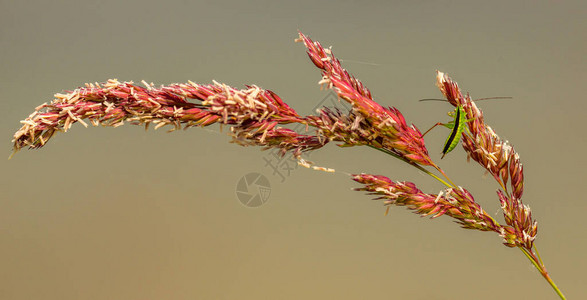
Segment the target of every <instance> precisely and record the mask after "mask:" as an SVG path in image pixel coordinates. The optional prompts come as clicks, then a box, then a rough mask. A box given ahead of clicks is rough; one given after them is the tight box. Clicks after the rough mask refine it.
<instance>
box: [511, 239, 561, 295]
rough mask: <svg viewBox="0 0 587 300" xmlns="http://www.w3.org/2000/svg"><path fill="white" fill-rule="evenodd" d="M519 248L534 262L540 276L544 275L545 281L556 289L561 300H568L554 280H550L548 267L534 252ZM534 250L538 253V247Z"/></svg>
mask: <svg viewBox="0 0 587 300" xmlns="http://www.w3.org/2000/svg"><path fill="white" fill-rule="evenodd" d="M518 248H519V249H520V250H522V252H523V253H524V255H526V257H527V258H528V259H529V260H530V262H532V264H533V265H534V267H536V269H538V272H540V274H542V277H544V279H546V281H548V283H549V284H550V286H552V289H554V291H555V292H556V293H557V295H558V296H559V297H560V298H561V299H563V300H566V299H567V298H566V297H565V295H564V294H563V292H562V291H561V290H560V289H559V288H558V286H556V283H554V281H553V280H552V278H550V275H549V274H548V271H546V267H545V266H544V264H543V263H542V261H541V260H540V259H539V258H538V257H537V256H536V255H535V254H534V252H533V251H532V250H528V249H525V248H522V247H520V246H518ZM534 248H535V249H536V252H538V249H537V248H536V246H534Z"/></svg>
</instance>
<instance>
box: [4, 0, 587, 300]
mask: <svg viewBox="0 0 587 300" xmlns="http://www.w3.org/2000/svg"><path fill="white" fill-rule="evenodd" d="M586 13H587V5H586V4H585V2H584V1H541V2H538V1H533V2H522V1H518V2H511V1H491V2H481V1H476V2H471V1H437V2H434V3H429V2H427V1H405V2H397V1H372V2H370V3H365V2H360V1H295V2H294V1H281V2H280V1H248V2H245V1H185V0H184V1H180V0H169V1H85V0H84V1H79V0H76V1H67V0H63V1H37V0H35V1H6V0H2V1H0V52H1V55H0V60H1V66H2V68H1V71H0V99H1V101H0V114H1V117H0V130H1V135H0V136H2V137H3V145H4V147H3V148H4V150H3V151H4V152H3V154H2V155H4V157H6V158H7V157H8V156H9V155H10V152H11V148H12V144H11V142H10V140H11V139H12V135H13V134H14V132H15V131H16V130H17V129H18V128H19V127H20V123H19V121H20V120H22V119H24V118H26V117H27V116H28V115H29V114H30V113H31V112H32V111H33V110H34V108H35V107H36V106H38V105H40V104H42V103H43V102H47V101H51V100H52V99H53V97H52V96H53V94H54V93H57V92H61V91H63V90H72V89H75V88H76V87H79V86H82V85H83V84H84V83H85V82H96V81H97V82H103V81H106V80H107V79H109V78H118V79H119V80H121V81H130V80H132V81H134V82H140V81H141V80H145V81H147V82H153V83H155V84H156V85H160V84H169V83H175V82H187V81H188V80H192V81H194V82H198V83H210V82H211V81H212V80H217V81H220V82H224V83H226V84H229V85H232V86H235V87H243V86H244V85H245V84H256V85H259V86H261V87H263V88H266V89H270V90H272V91H274V92H276V93H277V94H278V95H280V96H281V97H282V98H283V99H284V100H285V101H286V102H287V103H289V104H290V105H291V106H292V107H293V108H294V109H296V110H297V111H298V112H299V113H301V114H312V113H313V109H314V108H315V107H316V105H317V104H318V103H320V102H321V101H322V100H324V99H325V98H326V97H328V95H329V94H328V93H327V91H321V90H320V88H319V86H318V84H317V82H318V80H319V79H320V73H319V71H318V70H317V69H316V68H315V67H314V66H313V64H312V63H311V62H310V61H309V59H308V58H307V55H306V54H305V49H304V47H303V45H302V44H299V43H294V39H295V38H296V36H297V31H298V30H300V31H302V32H304V33H305V34H307V35H309V36H310V37H311V38H312V39H314V40H318V41H320V42H321V43H322V44H323V45H325V46H332V47H333V50H334V53H335V55H336V56H337V57H338V58H340V59H341V60H343V64H344V66H345V68H347V69H348V70H349V72H351V73H352V74H354V75H355V76H356V77H357V78H359V79H360V80H362V81H363V83H364V84H365V85H366V86H367V87H369V88H370V89H371V91H372V93H373V95H374V97H375V99H376V100H377V101H378V102H380V103H382V104H383V105H386V106H395V107H397V108H398V109H399V110H401V112H402V113H403V114H404V116H405V118H406V119H407V121H408V122H410V123H414V124H416V126H418V127H419V128H420V129H421V130H425V129H427V128H429V127H430V126H431V125H433V124H434V123H436V122H439V121H448V120H449V119H450V118H449V117H448V116H447V115H446V113H447V112H448V111H451V110H452V108H451V107H450V106H449V105H448V104H446V103H440V102H439V103H436V102H418V101H417V100H418V99H422V98H434V97H440V96H441V94H440V92H439V91H438V89H437V88H436V86H435V71H436V70H440V71H443V72H446V73H448V74H449V76H451V77H452V78H453V79H454V80H456V81H457V82H458V83H459V85H460V87H461V88H462V89H463V90H464V91H466V92H470V93H471V96H472V97H473V98H480V97H492V96H511V97H513V99H512V100H488V101H484V102H480V103H479V106H480V107H481V108H482V110H483V111H484V113H485V117H486V121H487V122H488V123H489V124H491V125H492V127H493V128H494V129H495V131H496V132H497V133H498V134H500V135H501V136H502V137H503V138H505V139H507V140H509V141H510V142H511V143H512V144H513V146H514V147H515V148H516V150H517V151H518V152H519V153H520V155H521V159H522V162H523V163H524V169H525V179H526V181H525V192H524V199H523V200H524V202H525V204H528V205H530V206H531V207H532V211H533V214H534V216H535V218H536V219H537V220H538V222H539V234H538V238H537V246H538V248H539V249H540V254H541V255H542V258H543V259H544V261H545V263H546V266H547V268H548V270H549V271H550V273H551V275H552V277H553V278H554V280H555V281H556V282H557V284H558V285H559V286H560V288H561V289H562V290H563V291H564V292H565V293H566V295H567V297H568V298H569V299H580V298H582V297H585V295H587V293H586V292H585V290H584V281H585V279H584V278H585V276H584V270H585V269H586V268H587V263H586V262H587V260H586V259H585V255H584V254H585V252H584V249H585V246H586V245H587V239H586V238H587V233H586V229H587V226H586V225H585V222H584V216H585V211H587V201H585V199H584V198H585V196H584V194H585V193H584V190H583V188H582V186H583V185H584V184H585V183H584V180H585V175H584V168H585V167H586V166H587V159H586V158H585V155H584V151H585V148H586V147H587V142H586V139H585V136H586V135H585V131H584V130H585V128H586V126H585V117H586V112H587V105H586V102H585V82H586V79H587V71H586V70H587V63H586V60H585V53H587V39H586V38H585V32H586V30H587V21H586V19H585V15H586ZM210 129H211V130H203V129H198V128H192V129H189V130H187V131H178V132H173V133H166V130H165V129H160V130H158V131H153V130H149V131H147V132H145V130H144V129H143V128H141V127H136V126H131V125H127V126H122V127H118V128H116V129H113V128H101V127H90V128H87V129H86V128H84V127H83V126H81V125H79V124H76V125H74V127H73V128H72V130H70V131H69V132H68V133H67V134H63V133H58V134H57V135H56V137H54V139H52V140H51V141H50V143H49V144H48V145H47V146H46V147H45V148H42V149H40V150H35V151H29V150H23V151H21V152H19V153H18V154H17V155H15V157H14V158H12V159H11V160H6V159H0V176H1V177H0V179H1V180H0V185H1V187H0V207H1V208H0V257H1V261H0V265H1V268H0V298H2V299H300V298H303V299H334V298H336V299H358V298H370V299H398V298H403V299H464V298H475V299H495V298H503V299H510V298H521V299H556V298H557V297H556V295H555V293H554V292H553V291H552V289H551V288H550V286H549V285H548V284H547V282H546V281H545V280H544V279H543V278H542V277H541V276H540V275H539V273H538V272H537V271H536V270H535V269H534V267H533V266H532V265H531V264H530V262H529V261H528V260H527V259H526V258H525V257H524V256H523V254H522V253H521V252H520V251H519V250H517V249H510V248H506V247H505V246H503V245H502V244H501V239H500V238H499V237H498V236H497V235H496V234H493V233H484V232H479V231H472V230H463V229H460V228H459V226H458V225H457V224H455V223H454V222H453V221H452V220H451V219H450V218H448V217H441V218H438V219H435V220H428V219H427V218H420V217H418V216H417V215H414V214H413V213H411V212H409V211H407V210H406V209H404V208H400V207H395V208H392V209H391V211H390V214H389V215H388V216H384V212H385V208H384V207H383V205H382V203H381V202H376V201H372V200H371V197H369V196H367V195H365V194H363V193H360V192H354V191H351V188H353V187H358V186H359V185H358V184H356V183H354V182H353V181H351V180H350V179H349V178H348V176H346V175H345V173H344V172H349V173H351V172H352V173H359V172H366V173H371V174H381V175H385V176H388V177H390V178H392V179H394V180H408V181H413V182H415V183H417V184H418V186H419V187H421V188H422V189H423V190H424V191H426V192H430V193H436V192H438V190H440V189H441V188H442V187H441V186H440V184H439V183H437V182H435V181H434V180H433V179H432V178H430V177H428V176H426V175H424V174H422V173H420V172H418V171H417V170H416V169H414V168H411V167H409V166H408V165H406V164H404V163H402V162H400V161H398V160H394V159H392V158H390V157H385V156H384V155H383V154H381V153H378V152H375V151H373V150H370V149H367V148H364V147H358V148H345V149H341V148H338V147H336V146H335V145H329V146H327V147H325V148H323V149H321V150H320V151H317V152H315V153H313V154H311V155H310V159H311V160H312V161H314V162H316V163H317V164H318V165H320V166H325V167H331V168H334V169H336V170H337V173H335V174H329V173H324V172H317V171H311V170H307V169H304V168H299V167H298V168H293V167H295V166H294V165H291V166H292V168H293V169H292V170H289V171H288V170H286V169H277V170H278V171H279V172H278V171H276V170H275V169H273V168H272V166H276V163H275V161H273V162H272V163H269V162H268V161H269V160H271V159H273V160H275V158H274V157H272V156H271V153H269V152H261V151H259V149H257V148H251V147H249V148H243V147H239V146H236V145H234V144H229V143H228V142H229V141H230V138H229V137H228V136H227V134H226V132H227V130H226V128H225V129H224V130H223V132H222V133H219V132H220V131H219V128H215V127H211V128H210ZM447 134H448V129H446V128H438V129H436V130H434V131H433V132H432V133H430V134H429V135H428V136H426V142H427V145H428V148H429V150H430V152H431V153H432V155H433V157H434V158H437V159H440V151H441V149H442V145H443V143H444V140H445V138H446V137H447ZM440 165H441V166H442V167H443V168H444V169H445V170H446V171H447V172H448V173H449V174H450V175H451V177H452V179H453V181H455V182H457V183H458V184H459V185H462V186H464V187H466V188H468V189H469V190H470V191H471V192H472V193H473V194H474V195H475V199H476V200H477V201H478V202H480V203H481V204H482V205H483V207H484V208H485V210H486V211H487V212H489V213H490V214H492V215H494V216H495V217H496V218H497V219H498V220H500V221H501V220H502V217H501V214H500V213H499V204H498V200H497V196H496V194H495V190H496V189H497V185H496V184H495V182H494V181H493V180H492V179H491V178H490V177H488V176H486V175H484V172H483V169H482V168H480V167H479V166H478V165H476V164H474V163H467V162H466V159H465V155H464V152H463V150H462V149H461V147H458V148H456V149H455V151H454V152H453V153H451V154H449V155H447V157H446V158H445V159H443V160H442V161H441V162H440ZM249 173H257V174H260V175H263V176H264V177H265V178H266V179H267V181H268V185H264V186H265V189H262V190H263V195H265V196H268V197H267V198H266V199H265V200H266V202H265V203H264V204H263V205H260V206H258V207H254V208H253V207H248V206H246V205H243V204H242V203H241V202H240V201H239V198H238V197H237V193H236V191H237V183H238V182H239V180H241V178H243V176H245V175H246V174H249ZM250 188H251V190H250V194H251V195H253V194H255V193H257V192H256V191H257V190H256V189H255V187H254V186H250ZM245 189H246V187H245ZM268 192H270V193H269V194H268ZM581 295H583V296H581Z"/></svg>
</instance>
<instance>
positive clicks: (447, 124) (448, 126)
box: [422, 121, 455, 137]
mask: <svg viewBox="0 0 587 300" xmlns="http://www.w3.org/2000/svg"><path fill="white" fill-rule="evenodd" d="M438 125H442V126H444V127H446V128H448V129H453V128H454V127H455V123H454V122H453V121H450V122H448V123H440V122H439V123H436V124H434V126H432V127H430V129H428V130H426V132H424V134H422V137H424V136H425V135H426V134H427V133H428V132H430V130H432V129H434V127H436V126H438Z"/></svg>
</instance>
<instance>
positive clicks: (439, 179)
mask: <svg viewBox="0 0 587 300" xmlns="http://www.w3.org/2000/svg"><path fill="white" fill-rule="evenodd" d="M367 146H369V147H371V148H373V149H375V150H378V151H381V152H383V153H385V154H388V155H391V156H393V157H395V158H397V159H399V160H401V161H403V162H405V163H407V164H409V165H410V166H412V167H415V168H416V169H418V170H420V171H422V172H424V173H426V174H428V175H430V176H432V177H433V178H434V179H436V180H438V181H440V182H441V183H442V184H444V185H446V186H447V187H449V188H452V187H454V186H455V185H454V183H453V185H450V184H448V183H447V182H446V181H444V180H442V178H440V177H438V176H436V174H434V173H432V172H430V171H428V170H426V169H424V168H423V167H422V166H420V165H418V164H415V163H413V162H411V161H409V160H407V159H405V158H403V157H401V156H399V155H398V154H396V153H393V152H391V151H389V150H386V149H383V148H378V147H375V146H373V145H367ZM435 167H436V166H435ZM436 169H437V170H439V171H440V172H441V173H442V174H443V175H444V177H446V179H447V180H448V181H449V182H451V183H452V181H451V180H450V179H449V178H448V177H447V176H446V174H444V172H442V170H440V169H439V168H438V167H436Z"/></svg>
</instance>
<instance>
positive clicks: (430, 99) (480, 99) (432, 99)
mask: <svg viewBox="0 0 587 300" xmlns="http://www.w3.org/2000/svg"><path fill="white" fill-rule="evenodd" d="M490 99H513V97H488V98H479V99H473V100H471V101H473V102H476V101H482V100H490ZM418 101H443V102H446V99H437V98H428V99H420V100H418Z"/></svg>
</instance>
